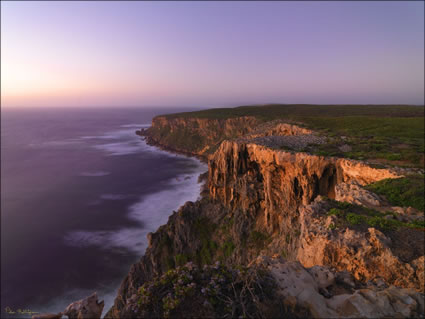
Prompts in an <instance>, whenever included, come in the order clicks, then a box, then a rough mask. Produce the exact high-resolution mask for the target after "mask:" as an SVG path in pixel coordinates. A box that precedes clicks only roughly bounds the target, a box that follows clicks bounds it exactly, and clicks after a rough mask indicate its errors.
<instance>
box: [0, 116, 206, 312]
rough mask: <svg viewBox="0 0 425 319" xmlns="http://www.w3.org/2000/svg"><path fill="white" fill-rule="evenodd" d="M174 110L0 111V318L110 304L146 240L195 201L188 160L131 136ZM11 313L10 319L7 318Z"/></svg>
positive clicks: (194, 170) (194, 175)
mask: <svg viewBox="0 0 425 319" xmlns="http://www.w3.org/2000/svg"><path fill="white" fill-rule="evenodd" d="M177 111H181V109H176V108H173V109H165V108H164V109H136V108H128V109H127V108H115V109H113V108H78V109H72V108H56V109H55V108H44V109H43V108H38V109H3V108H2V110H1V266H2V267H1V306H2V312H1V317H2V318H3V317H10V318H18V317H22V314H18V313H17V311H18V310H19V309H22V310H29V311H31V312H39V313H43V312H59V311H63V310H64V309H65V307H66V306H67V305H68V304H69V303H71V302H73V301H76V300H78V299H81V298H84V297H87V296H88V295H90V294H91V293H93V292H95V291H96V292H97V293H98V296H99V299H103V300H105V308H104V313H105V312H106V311H107V310H108V309H109V308H110V307H111V306H112V304H113V300H114V298H115V296H116V293H117V289H118V287H119V285H120V283H121V281H122V280H123V278H124V277H125V275H126V274H127V272H128V270H129V268H130V265H131V264H132V263H134V262H137V261H138V260H139V259H140V257H141V256H142V255H143V253H144V251H145V249H146V247H147V239H146V235H147V234H148V233H149V232H152V231H155V230H156V229H157V228H158V227H159V226H160V225H163V224H165V223H166V222H167V220H168V217H169V216H170V215H171V214H172V212H173V211H175V210H177V208H178V207H180V206H181V205H182V204H184V203H185V202H186V201H195V200H196V199H197V198H198V197H199V193H200V187H201V185H200V184H199V183H198V176H199V175H200V174H201V173H203V172H205V171H207V166H206V164H204V163H201V162H200V161H199V160H197V159H195V158H189V157H186V156H184V155H177V154H172V153H169V152H165V151H163V150H160V149H158V148H157V147H154V146H149V145H147V144H146V143H145V141H144V140H143V138H141V137H139V136H137V135H136V134H135V130H136V129H140V128H142V127H148V126H149V125H150V123H151V119H152V117H153V116H154V115H157V114H164V113H170V112H177ZM6 307H7V309H8V312H11V311H14V312H15V314H11V313H9V314H7V313H6V311H5V309H6Z"/></svg>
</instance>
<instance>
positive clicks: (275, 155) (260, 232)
mask: <svg viewBox="0 0 425 319" xmlns="http://www.w3.org/2000/svg"><path fill="white" fill-rule="evenodd" d="M145 134H146V135H147V136H148V139H149V140H150V141H151V142H152V143H157V144H159V145H162V146H165V147H167V148H171V149H174V150H178V151H184V152H189V153H192V154H197V155H203V156H205V155H206V154H208V153H209V152H211V151H212V150H214V149H216V151H215V152H214V153H213V154H211V155H209V159H208V161H209V172H208V181H207V184H206V186H207V192H206V193H205V194H204V196H203V198H202V199H201V200H199V201H197V202H196V203H186V204H185V205H184V206H183V207H181V208H180V209H179V211H178V212H174V213H173V214H172V215H171V216H170V218H169V221H168V223H167V224H166V225H164V226H161V227H160V228H159V229H158V231H157V232H155V233H153V234H150V235H149V247H148V249H147V251H146V254H145V255H144V256H143V257H142V259H141V260H140V262H138V263H136V264H134V265H133V266H132V268H131V270H130V272H129V274H128V276H127V277H126V278H125V280H124V281H123V283H122V285H121V287H120V290H119V293H118V296H117V299H116V301H115V305H114V307H113V308H112V309H111V310H110V311H109V312H108V314H107V317H108V318H125V317H131V313H130V312H129V309H130V308H131V307H130V308H129V305H132V304H133V303H134V302H135V301H134V296H136V297H137V295H138V288H139V287H140V286H141V285H142V284H143V283H145V282H147V281H149V280H151V279H152V278H153V277H154V276H158V275H161V274H164V273H165V272H166V271H167V270H168V269H170V268H173V267H176V266H179V265H183V264H185V263H186V262H188V261H193V262H194V263H196V264H199V265H203V264H210V263H212V262H214V261H216V260H220V261H222V262H223V263H226V264H228V265H248V264H252V263H253V262H254V261H255V260H256V259H257V257H258V256H260V255H265V256H269V257H275V258H276V257H284V258H285V259H286V260H291V261H298V262H300V263H301V265H303V266H304V267H314V266H324V267H325V266H326V267H331V268H332V269H334V270H335V271H340V272H341V271H346V272H348V273H349V274H350V276H353V277H354V279H355V280H357V281H358V282H360V283H362V284H364V285H367V284H368V283H370V282H375V283H382V285H381V286H382V287H381V288H382V289H381V288H380V289H381V290H379V289H378V288H376V286H373V285H372V286H370V287H369V288H368V289H369V290H367V291H363V290H361V291H359V292H354V291H351V293H352V295H344V297H342V295H341V293H340V291H339V290H338V289H339V288H338V289H337V290H334V291H332V289H331V290H329V291H328V290H326V287H324V288H323V287H321V288H320V287H319V286H320V284H319V278H314V276H313V277H312V279H309V280H312V281H317V283H312V285H313V286H314V287H316V288H314V289H313V288H312V290H311V292H310V293H306V294H307V295H308V296H313V295H314V296H316V297H314V298H316V299H317V300H318V301H317V302H318V304H317V305H316V306H315V305H313V304H308V298H309V297H308V296H307V295H306V296H304V297H302V296H301V295H300V294H298V293H297V291H301V290H303V289H304V288H300V287H301V286H299V285H302V283H303V282H304V283H305V281H302V280H301V281H300V280H298V281H297V280H295V279H294V280H293V284H294V285H295V287H294V290H293V291H292V290H291V292H289V291H287V289H286V288H285V287H282V291H285V293H282V298H283V299H285V300H286V299H287V300H286V302H287V303H288V302H289V303H291V302H292V306H294V309H298V308H297V307H298V306H299V307H304V308H306V309H308V311H309V313H310V314H311V315H313V316H316V317H326V316H327V315H329V316H338V317H350V316H370V315H371V314H373V313H374V311H378V312H376V313H379V314H382V315H383V316H384V315H386V316H399V315H408V316H410V315H414V316H416V315H420V316H423V313H424V310H423V303H422V304H421V303H420V301H417V300H421V298H423V294H421V293H420V292H423V291H424V266H423V263H424V256H423V249H424V238H423V229H418V228H417V227H416V226H415V225H416V224H409V223H407V222H406V223H404V222H403V223H402V222H399V221H398V219H397V218H398V217H399V216H398V214H397V212H395V211H390V212H385V211H384V210H383V209H382V212H381V211H379V210H376V211H375V210H371V209H370V207H369V206H368V205H369V204H370V205H372V206H373V207H375V206H376V207H378V208H379V206H380V205H381V199H380V198H379V197H378V196H377V195H374V194H371V193H368V192H367V191H366V190H364V189H363V188H362V186H364V185H367V184H369V183H372V182H375V181H379V180H382V179H386V178H397V177H400V176H403V174H404V171H403V170H402V169H396V168H380V169H378V168H374V167H371V166H369V165H368V164H367V163H364V162H360V161H354V160H349V159H344V158H336V157H323V156H317V155H312V154H308V153H303V152H290V151H285V150H282V149H279V148H276V147H268V146H265V145H264V143H263V144H261V143H257V142H256V141H258V138H261V137H267V138H269V137H273V136H286V135H290V136H299V137H300V141H308V143H310V142H311V141H314V140H315V139H310V138H307V139H306V138H305V137H306V136H312V135H314V132H312V131H310V130H308V129H306V128H303V127H301V126H298V125H295V124H294V123H279V122H274V123H259V122H258V121H257V120H256V119H255V118H252V117H240V118H231V119H226V120H217V119H214V120H210V119H199V118H167V117H157V118H155V119H154V120H153V125H152V127H151V128H150V129H149V130H148V131H147V132H145ZM222 140H226V141H224V142H222ZM221 142H222V143H221ZM293 142H294V141H293V140H291V143H293ZM298 142H299V141H298V140H296V141H295V143H298ZM220 143H221V144H220ZM347 193H350V194H347ZM353 196H354V197H353ZM338 200H339V201H348V202H351V203H353V204H348V203H339V202H338ZM385 207H386V206H385ZM344 209H345V211H344ZM390 210H391V207H390ZM422 215H423V214H422ZM401 238H402V239H403V240H402V242H400V240H399V239H401ZM406 251H407V252H406ZM288 265H289V264H288ZM291 265H295V264H291ZM276 267H277V268H278V269H283V268H285V269H286V270H288V272H290V271H292V270H293V269H295V268H297V267H298V266H282V265H276V266H270V267H269V268H270V269H269V270H270V271H272V272H273V271H275V270H276V269H277V268H276ZM282 267H283V268H282ZM299 267H301V266H299ZM273 269H274V270H273ZM291 269H292V270H291ZM286 270H285V271H286ZM285 271H280V270H279V271H278V272H279V274H277V273H276V272H275V274H276V280H277V281H279V280H280V279H282V278H280V277H282V276H283V277H285V275H282V273H285ZM294 271H295V270H294ZM299 271H301V272H302V271H304V270H302V268H300V269H299ZM295 272H297V271H295ZM313 272H314V271H313ZM310 273H311V272H310ZM288 276H289V275H288ZM306 276H307V277H308V276H310V275H307V274H306ZM318 276H319V275H318ZM278 277H279V278H280V279H279V278H278ZM307 277H306V278H307ZM288 278H289V277H288ZM308 278H310V277H308ZM283 279H285V278H283ZM285 280H286V279H285ZM287 280H289V281H288V282H291V283H292V281H291V280H292V279H291V280H290V279H287ZM391 285H395V286H398V287H401V288H405V289H404V290H403V289H398V288H397V289H398V290H397V289H396V290H394V289H393V288H391V287H389V286H391ZM329 286H330V285H329ZM319 288H320V289H322V290H320V289H319ZM407 288H410V289H414V291H413V290H407ZM285 289H286V290H285ZM297 289H298V290H297ZM300 289H301V290H300ZM305 289H310V288H305ZM323 289H325V291H323ZM319 290H320V291H319ZM338 291H339V292H338ZM415 291H416V292H415ZM418 291H419V292H418ZM316 294H320V295H321V296H322V297H319V296H317V295H316ZM395 296H397V297H395ZM372 297H373V298H372ZM321 298H326V299H327V301H326V304H327V306H326V307H327V308H326V309H325V308H323V307H320V306H319V303H321V302H322V301H323V300H322V299H321ZM329 298H330V299H329ZM397 298H401V299H400V300H407V299H408V298H410V299H411V300H415V306H414V307H413V306H412V307H413V308H414V309H413V308H412V309H411V311H412V312H409V313H407V312H406V313H405V314H402V310H401V308H400V311H398V310H397V311H395V312H394V310H395V308H394V307H395V306H391V305H390V303H388V302H387V301H388V300H390V301H391V302H393V301H394V302H395V303H397V301H396V299H397ZM136 299H137V298H136ZM410 299H409V300H410ZM320 300H322V301H320ZM371 300H375V301H373V302H372V301H371ZM386 300H387V301H386ZM403 302H404V301H403ZM409 302H410V301H409ZM409 302H408V303H409ZM356 303H357V304H356ZM374 303H376V304H379V307H381V306H382V307H381V308H379V309H378V310H377V308H373V306H372V305H371V304H374ZM342 304H344V305H348V304H352V305H354V304H356V305H357V306H359V305H362V304H364V305H365V307H366V304H368V305H367V307H369V308H368V309H369V310H370V312H369V313H366V312H361V311H363V310H364V311H366V310H365V309H362V306H359V307H357V308H356V307H354V308H356V309H357V310H355V309H354V308H353V307H352V306H347V307H345V306H343V305H342ZM410 304H411V305H413V301H412V302H410ZM312 307H313V308H312ZM353 309H354V310H353ZM409 309H410V308H409ZM369 310H368V311H369ZM315 311H316V312H315ZM350 311H351V312H350ZM302 313H304V314H305V312H302V311H301V312H300V314H302ZM300 316H301V315H300Z"/></svg>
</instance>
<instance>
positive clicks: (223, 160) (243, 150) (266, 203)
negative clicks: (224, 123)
mask: <svg viewBox="0 0 425 319" xmlns="http://www.w3.org/2000/svg"><path fill="white" fill-rule="evenodd" d="M399 176H400V175H399V174H398V173H396V172H395V171H391V170H389V169H376V168H372V167H370V166H368V165H366V164H364V163H362V162H358V161H352V160H347V159H343V158H333V157H323V156H316V155H310V154H307V153H290V152H286V151H279V150H273V149H270V148H267V147H264V146H261V145H257V144H250V143H248V144H246V143H239V142H229V141H224V142H223V143H222V144H221V146H220V148H219V149H218V150H217V152H215V153H214V155H212V156H211V157H210V159H209V179H208V187H209V192H210V196H211V198H212V199H213V200H218V201H220V202H222V203H223V204H224V205H226V206H227V207H229V208H241V209H242V210H245V211H251V212H254V211H255V212H257V214H258V211H261V215H262V216H259V221H258V222H259V224H260V226H261V225H262V226H264V228H265V229H266V230H267V231H269V232H273V231H275V230H278V229H280V230H284V229H281V226H282V225H283V224H284V220H283V219H284V218H285V216H287V215H288V214H289V213H290V214H294V213H293V212H294V211H295V210H296V209H297V208H298V207H300V206H302V205H307V204H309V203H310V202H312V201H313V200H314V199H315V198H316V197H317V196H318V195H322V196H327V197H329V198H332V199H334V198H335V186H336V185H337V184H340V183H348V182H351V181H355V182H356V183H358V184H360V185H365V184H369V183H372V182H375V181H378V180H381V179H384V178H396V177H399ZM261 219H262V220H261Z"/></svg>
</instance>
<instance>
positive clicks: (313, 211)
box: [296, 198, 425, 292]
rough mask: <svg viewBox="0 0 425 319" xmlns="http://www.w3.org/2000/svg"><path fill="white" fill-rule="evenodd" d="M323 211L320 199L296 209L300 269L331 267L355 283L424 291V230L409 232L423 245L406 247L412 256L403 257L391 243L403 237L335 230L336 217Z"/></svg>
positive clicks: (361, 231) (371, 229) (365, 231)
mask: <svg viewBox="0 0 425 319" xmlns="http://www.w3.org/2000/svg"><path fill="white" fill-rule="evenodd" d="M326 212H327V207H326V202H325V201H323V200H322V199H321V198H318V199H317V200H316V201H315V202H314V203H312V204H311V205H307V206H304V207H301V209H300V210H299V213H300V218H299V222H300V225H301V234H300V245H299V249H298V251H297V256H296V260H298V261H299V262H300V263H301V264H303V266H305V267H313V266H315V265H320V266H322V265H327V266H332V267H334V268H335V269H337V270H340V271H343V270H346V271H349V272H350V273H351V274H353V276H354V277H355V278H356V279H357V280H362V281H369V280H373V279H376V278H382V279H383V280H384V281H385V282H386V283H387V284H388V285H395V286H399V287H405V288H414V289H416V290H418V291H422V292H424V285H425V282H424V276H423V263H424V256H423V253H424V252H423V249H424V247H423V231H421V230H415V229H411V230H410V235H415V233H416V238H417V241H418V242H421V238H422V245H421V246H419V247H417V248H415V247H414V246H413V245H411V246H410V247H409V246H407V247H406V246H405V247H404V249H409V250H410V252H411V253H412V255H411V256H409V257H405V256H402V255H400V254H398V252H397V247H396V246H395V245H396V244H399V243H394V242H393V241H394V238H397V237H400V238H398V239H397V240H399V241H406V238H402V237H403V235H402V234H399V236H393V239H391V238H390V237H389V236H386V235H385V234H383V233H382V232H381V231H379V230H378V229H376V228H373V227H368V228H367V227H366V229H364V230H363V229H355V228H354V227H353V228H348V227H346V228H343V229H337V230H335V229H332V228H331V227H329V226H330V225H331V224H334V223H335V221H334V218H335V216H327V215H326ZM415 250H416V251H415Z"/></svg>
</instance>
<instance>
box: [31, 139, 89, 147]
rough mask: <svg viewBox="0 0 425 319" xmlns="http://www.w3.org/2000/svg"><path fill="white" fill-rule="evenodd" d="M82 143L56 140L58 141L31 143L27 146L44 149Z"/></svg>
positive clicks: (74, 140)
mask: <svg viewBox="0 0 425 319" xmlns="http://www.w3.org/2000/svg"><path fill="white" fill-rule="evenodd" d="M81 143H82V142H81V141H80V140H76V139H67V140H58V141H46V142H41V143H31V144H28V146H29V147H34V148H45V147H62V146H70V145H76V144H81Z"/></svg>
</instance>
